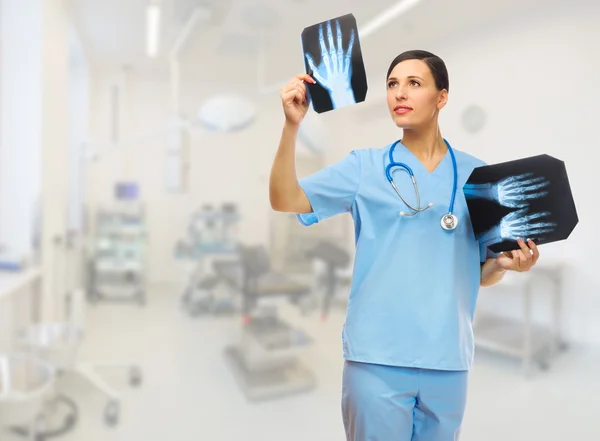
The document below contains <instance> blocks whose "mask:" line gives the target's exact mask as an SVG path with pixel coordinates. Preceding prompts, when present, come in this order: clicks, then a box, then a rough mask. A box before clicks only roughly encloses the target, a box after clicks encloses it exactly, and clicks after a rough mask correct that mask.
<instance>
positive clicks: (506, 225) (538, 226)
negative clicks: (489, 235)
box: [499, 209, 556, 240]
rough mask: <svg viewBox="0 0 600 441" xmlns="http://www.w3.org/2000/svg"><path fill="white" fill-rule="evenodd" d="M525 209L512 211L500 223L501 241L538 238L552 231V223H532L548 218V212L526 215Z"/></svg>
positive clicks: (554, 225)
mask: <svg viewBox="0 0 600 441" xmlns="http://www.w3.org/2000/svg"><path fill="white" fill-rule="evenodd" d="M526 213H527V209H523V210H519V211H513V212H512V213H509V214H507V215H506V216H504V217H503V218H502V220H501V221H500V225H499V227H500V237H501V238H502V239H503V240H517V238H519V237H520V238H539V237H540V236H542V235H544V234H548V233H551V232H553V231H554V228H555V227H556V224H555V223H553V222H532V221H535V220H537V219H540V218H543V217H546V216H549V215H550V213H549V212H541V213H533V214H526Z"/></svg>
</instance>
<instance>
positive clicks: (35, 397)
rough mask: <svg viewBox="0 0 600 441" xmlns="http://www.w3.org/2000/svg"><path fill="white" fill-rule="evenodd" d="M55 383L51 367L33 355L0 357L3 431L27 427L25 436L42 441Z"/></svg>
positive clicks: (35, 440)
mask: <svg viewBox="0 0 600 441" xmlns="http://www.w3.org/2000/svg"><path fill="white" fill-rule="evenodd" d="M54 382H55V373H54V369H53V368H52V366H51V365H50V364H49V363H47V362H45V361H43V360H40V359H38V358H36V357H33V356H30V355H21V354H19V355H0V427H1V428H4V429H13V430H14V429H15V428H20V427H26V429H24V430H23V432H22V433H24V435H26V436H27V437H28V439H29V440H31V441H41V440H43V438H41V437H40V432H39V423H40V415H41V413H42V409H43V407H44V402H45V400H46V398H47V396H48V395H49V394H50V392H51V390H52V388H53V386H54Z"/></svg>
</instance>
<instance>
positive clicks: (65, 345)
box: [18, 292, 142, 437]
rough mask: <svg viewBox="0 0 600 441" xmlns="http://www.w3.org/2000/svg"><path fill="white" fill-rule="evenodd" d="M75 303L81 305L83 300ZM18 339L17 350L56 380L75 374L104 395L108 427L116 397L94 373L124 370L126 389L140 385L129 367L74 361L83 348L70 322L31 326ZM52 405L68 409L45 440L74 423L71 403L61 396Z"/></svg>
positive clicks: (115, 410)
mask: <svg viewBox="0 0 600 441" xmlns="http://www.w3.org/2000/svg"><path fill="white" fill-rule="evenodd" d="M74 296H81V297H82V295H81V293H80V292H79V293H75V294H74ZM79 301H83V298H82V299H81V300H79ZM19 337H20V338H19V340H18V344H19V346H20V347H21V348H22V349H26V350H27V351H28V353H30V354H33V355H35V356H36V357H38V358H39V359H41V360H44V361H45V362H47V363H48V364H49V365H50V366H52V368H53V369H54V370H55V372H56V373H57V375H58V376H62V375H68V374H77V375H79V376H80V377H81V378H83V379H86V380H88V382H89V383H90V384H92V385H93V386H95V387H96V388H97V389H98V390H99V391H101V392H102V393H104V394H105V395H106V396H107V397H108V402H107V403H106V407H105V409H104V420H105V422H106V424H108V425H111V426H112V425H115V424H117V422H118V420H119V410H120V394H119V393H118V392H117V391H116V390H114V389H113V388H112V387H110V386H109V385H108V383H107V382H106V381H105V380H104V379H102V378H101V376H100V375H99V372H98V371H99V370H100V369H111V368H115V369H126V370H127V372H128V373H129V383H130V385H131V386H133V387H137V386H139V385H140V384H141V381H142V372H141V369H140V368H139V367H138V366H135V365H131V364H129V363H112V364H111V363H102V364H99V363H87V362H81V361H78V352H79V349H80V347H81V345H82V344H83V340H84V332H83V330H82V329H79V328H77V327H76V326H75V325H74V324H73V323H71V322H65V323H43V324H37V325H33V326H31V327H29V328H27V329H25V330H24V331H23V332H22V333H21V334H20V336H19ZM52 401H53V404H54V406H55V407H56V406H57V405H60V404H61V403H62V404H63V405H65V406H66V407H68V408H69V409H68V411H67V413H66V415H65V421H64V426H63V427H61V428H59V429H54V430H51V431H47V432H45V434H44V435H45V436H46V437H50V436H57V435H60V434H62V433H65V432H67V431H68V430H69V429H70V428H71V427H72V426H73V425H74V424H75V423H76V422H77V415H78V408H77V405H76V403H75V402H74V401H73V400H72V399H70V398H69V397H67V396H65V395H64V394H59V395H56V396H55V397H53V400H52Z"/></svg>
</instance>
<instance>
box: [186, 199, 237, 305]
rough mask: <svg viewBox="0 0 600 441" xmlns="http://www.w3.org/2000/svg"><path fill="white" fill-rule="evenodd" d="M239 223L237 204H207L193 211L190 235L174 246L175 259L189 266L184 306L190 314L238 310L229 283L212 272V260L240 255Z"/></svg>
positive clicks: (233, 257)
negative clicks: (223, 281)
mask: <svg viewBox="0 0 600 441" xmlns="http://www.w3.org/2000/svg"><path fill="white" fill-rule="evenodd" d="M238 223H239V214H238V208H237V205H236V204H234V203H229V202H225V203H223V204H221V205H220V206H215V205H212V204H205V205H203V206H202V207H201V208H200V209H199V210H197V211H196V212H195V213H193V214H192V216H191V218H190V223H189V226H188V231H187V233H188V234H187V238H186V239H185V240H180V241H179V242H178V243H177V244H176V245H175V257H176V259H177V260H179V261H181V262H183V263H184V264H185V266H186V272H185V274H184V278H185V279H186V280H187V282H186V284H185V287H184V288H183V294H182V306H183V307H184V309H185V310H186V311H188V312H189V313H190V314H191V315H194V316H195V315H198V314H203V313H207V312H211V311H212V312H218V311H220V310H223V311H226V312H231V311H233V310H236V309H239V308H236V307H235V306H234V302H235V298H234V297H233V296H232V293H231V292H230V290H229V289H227V285H226V284H225V285H223V284H222V283H221V282H222V280H221V279H220V278H219V277H216V276H214V275H212V276H211V275H210V273H211V271H210V265H211V262H212V261H213V260H215V259H219V260H223V259H227V260H231V259H237V258H238V249H237V236H238V235H237V225H238Z"/></svg>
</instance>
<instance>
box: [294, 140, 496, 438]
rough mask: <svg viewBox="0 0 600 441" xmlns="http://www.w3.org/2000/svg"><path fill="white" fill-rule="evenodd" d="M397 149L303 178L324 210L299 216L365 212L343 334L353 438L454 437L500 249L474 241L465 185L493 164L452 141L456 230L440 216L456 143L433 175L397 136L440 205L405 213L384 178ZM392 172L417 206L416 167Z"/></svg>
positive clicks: (401, 156)
mask: <svg viewBox="0 0 600 441" xmlns="http://www.w3.org/2000/svg"><path fill="white" fill-rule="evenodd" d="M390 148H391V144H390V145H388V146H386V147H383V148H370V149H362V150H354V151H352V152H351V153H350V154H348V155H347V156H346V157H345V158H344V159H342V160H341V161H339V162H337V163H335V164H333V165H331V166H328V167H326V168H324V169H322V170H320V171H318V172H317V173H314V174H313V175H310V176H308V177H305V178H302V179H300V181H299V183H300V186H301V188H302V189H303V190H304V192H305V193H306V196H307V197H308V199H309V201H310V203H311V206H312V208H313V211H312V213H308V214H299V215H297V216H298V219H299V220H300V222H302V223H303V224H304V225H307V226H308V225H312V224H314V223H316V222H321V221H323V220H325V219H327V218H329V217H332V216H335V215H337V214H341V213H345V212H348V213H350V214H351V215H352V218H353V220H354V225H355V245H356V253H355V259H354V269H353V278H352V285H351V288H350V296H349V302H348V308H347V311H346V320H345V324H344V328H343V332H342V343H343V355H344V359H345V365H344V379H343V389H344V390H343V401H342V403H343V414H344V425H345V428H346V433H347V439H348V440H352V441H358V440H360V441H365V440H369V441H388V440H392V439H393V440H405V439H406V440H411V439H412V440H413V441H414V440H420V441H425V440H427V441H446V440H448V441H450V440H455V439H457V437H458V430H459V427H460V423H461V421H462V415H463V413H464V405H465V396H466V384H467V381H466V377H467V372H468V370H469V369H470V367H471V365H472V360H473V351H474V343H473V330H472V320H473V314H474V311H475V304H476V300H477V295H478V291H479V284H480V271H481V270H480V268H481V267H480V264H481V263H482V262H484V261H485V259H486V257H487V256H488V255H490V256H492V254H491V253H489V254H488V253H487V252H486V250H484V249H482V247H481V246H480V245H479V243H478V242H477V240H476V239H475V236H474V233H473V229H472V226H471V222H470V219H469V212H468V209H467V204H466V200H465V196H464V194H463V192H462V187H463V185H464V183H465V182H466V180H467V179H468V177H469V175H470V174H471V172H472V171H473V169H474V168H475V167H478V166H481V165H485V163H484V162H483V161H481V160H479V159H477V158H475V157H473V156H471V155H469V154H467V153H464V152H461V151H458V150H456V149H453V151H454V154H455V157H456V164H457V171H458V182H457V193H456V200H455V203H454V211H453V212H454V214H455V215H456V216H457V217H458V225H457V227H456V229H455V230H453V231H446V230H444V229H443V228H442V227H441V225H440V220H441V218H442V216H443V215H444V214H446V213H447V212H448V208H449V205H450V199H451V196H452V183H453V167H452V158H451V156H450V152H449V151H448V152H447V153H446V155H445V156H444V158H443V159H442V161H441V162H440V163H439V164H438V166H437V168H436V169H435V170H434V171H433V172H431V173H430V172H429V171H428V170H427V169H426V168H425V167H424V166H423V164H422V163H421V162H420V161H419V160H418V159H417V157H416V156H415V155H414V154H413V153H411V152H410V150H408V149H407V148H406V147H405V146H404V145H402V143H398V145H397V146H396V148H395V151H394V160H395V161H397V162H403V163H405V164H407V165H408V166H409V167H410V168H411V169H412V170H413V173H414V175H415V179H416V181H417V185H418V188H419V193H420V196H421V206H422V207H424V206H426V205H427V204H428V203H430V202H432V203H433V206H432V207H431V208H429V209H428V210H426V211H424V212H422V213H418V214H417V215H415V216H401V215H400V214H399V213H400V212H401V211H404V212H409V211H410V210H409V209H408V207H407V206H406V205H405V204H404V202H403V201H402V200H401V199H400V198H399V197H398V195H397V194H396V192H395V191H394V189H393V188H392V186H391V185H390V183H389V182H388V180H387V178H386V176H385V167H386V165H387V164H388V162H389V158H388V153H389V149H390ZM393 177H394V182H395V184H396V186H397V187H398V189H399V191H400V193H401V194H402V196H403V197H404V198H405V199H406V200H407V201H408V202H410V203H411V205H413V206H417V198H416V194H415V190H414V187H413V185H412V181H411V179H410V177H409V175H408V173H406V172H405V171H404V169H402V168H395V169H394V172H393Z"/></svg>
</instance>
